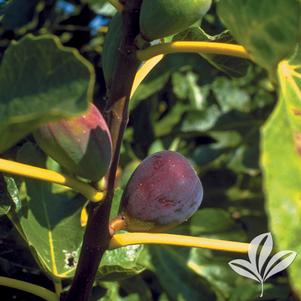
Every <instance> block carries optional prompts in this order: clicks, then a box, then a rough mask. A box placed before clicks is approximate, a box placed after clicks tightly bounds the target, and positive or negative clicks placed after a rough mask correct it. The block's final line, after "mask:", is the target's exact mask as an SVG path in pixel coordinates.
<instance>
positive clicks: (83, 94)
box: [0, 35, 94, 151]
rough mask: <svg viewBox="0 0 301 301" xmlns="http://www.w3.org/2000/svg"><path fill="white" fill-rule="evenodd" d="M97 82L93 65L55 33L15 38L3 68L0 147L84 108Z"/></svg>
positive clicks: (8, 50) (0, 79) (1, 75)
mask: <svg viewBox="0 0 301 301" xmlns="http://www.w3.org/2000/svg"><path fill="white" fill-rule="evenodd" d="M93 85H94V72H93V69H92V66H91V65H90V64H89V63H88V62H87V61H86V60H85V59H83V58H82V57H81V56H80V55H79V53H78V52H77V50H75V49H71V48H66V47H63V46H62V45H61V43H60V42H59V40H58V38H56V37H55V36H52V35H44V36H39V37H34V36H32V35H27V36H25V37H24V38H22V39H21V40H20V41H18V42H13V43H12V44H11V45H10V46H9V48H8V49H7V50H6V52H5V54H4V57H3V59H2V62H1V66H0V137H1V138H0V151H5V150H7V149H8V148H9V147H11V146H12V145H14V144H15V143H16V142H18V141H19V140H20V139H22V138H23V137H24V136H26V135H27V134H28V133H30V132H31V131H32V130H33V129H35V128H36V127H37V126H38V125H39V124H41V123H45V122H48V121H50V120H54V119H59V118H63V117H72V116H74V115H76V114H79V113H82V112H84V111H85V110H86V109H87V106H88V102H89V101H91V100H92V92H93Z"/></svg>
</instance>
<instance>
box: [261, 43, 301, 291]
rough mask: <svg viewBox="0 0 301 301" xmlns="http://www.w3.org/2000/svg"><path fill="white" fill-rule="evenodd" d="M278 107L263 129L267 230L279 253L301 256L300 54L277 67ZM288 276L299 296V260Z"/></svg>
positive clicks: (297, 258) (300, 275)
mask: <svg viewBox="0 0 301 301" xmlns="http://www.w3.org/2000/svg"><path fill="white" fill-rule="evenodd" d="M278 78H279V82H280V86H281V91H280V97H279V100H278V103H277V105H276V107H275V109H274V111H273V113H272V115H271V116H270V118H269V119H268V121H267V122H266V124H265V125H264V127H263V129H262V141H261V148H262V155H261V165H262V168H263V172H264V190H265V194H266V198H267V210H268V215H269V219H270V226H271V229H272V231H273V235H274V237H275V239H276V243H277V247H278V248H279V249H280V250H293V251H295V252H297V253H300V252H301V245H300V243H299V239H298V237H299V236H300V231H301V226H300V222H299V221H300V215H301V207H300V187H301V103H300V100H301V51H300V48H298V49H297V50H296V53H295V54H294V55H293V56H292V57H291V59H289V60H283V61H281V62H280V63H279V65H278ZM288 272H289V275H290V278H291V281H292V285H293V287H294V288H295V290H296V291H297V292H298V293H299V294H301V283H300V277H301V257H300V256H297V257H296V260H295V262H294V263H293V264H292V265H291V266H290V268H289V270H288Z"/></svg>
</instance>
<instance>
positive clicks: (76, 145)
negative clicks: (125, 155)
mask: <svg viewBox="0 0 301 301" xmlns="http://www.w3.org/2000/svg"><path fill="white" fill-rule="evenodd" d="M34 137H35V140H36V142H37V144H38V145H39V146H40V147H41V149H42V150H43V151H44V152H45V153H46V154H48V155H49V156H50V157H52V158H53V159H54V160H56V161H57V162H58V163H59V164H60V165H62V166H63V167H64V168H66V169H67V170H68V171H69V172H71V173H74V174H76V175H78V176H81V177H83V178H86V179H89V180H92V181H98V180H99V179H101V178H102V177H103V176H104V175H105V173H106V171H107V169H108V168H109V165H110V163H111V158H112V141H111V135H110V132H109V129H108V126H107V124H106V122H105V120H104V118H103V116H102V114H101V113H100V111H99V110H98V109H97V108H96V106H95V105H93V104H91V105H90V107H89V110H88V111H87V112H86V113H85V114H82V115H80V116H78V117H74V118H71V119H61V120H58V121H54V122H50V123H47V124H45V125H42V126H41V127H40V128H39V129H37V130H36V131H35V132H34Z"/></svg>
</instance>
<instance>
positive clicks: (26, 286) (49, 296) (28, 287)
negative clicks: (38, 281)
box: [0, 276, 59, 301]
mask: <svg viewBox="0 0 301 301" xmlns="http://www.w3.org/2000/svg"><path fill="white" fill-rule="evenodd" d="M0 285H2V286H7V287H11V288H15V289H18V290H21V291H24V292H27V293H31V294H33V295H36V296H38V297H40V298H42V299H44V300H47V301H59V297H58V296H57V295H56V294H55V293H53V292H51V291H49V290H48V289H46V288H44V287H41V286H39V285H35V284H31V283H28V282H25V281H21V280H16V279H12V278H8V277H1V276H0Z"/></svg>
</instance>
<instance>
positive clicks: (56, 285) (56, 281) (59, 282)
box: [53, 279, 63, 296]
mask: <svg viewBox="0 0 301 301" xmlns="http://www.w3.org/2000/svg"><path fill="white" fill-rule="evenodd" d="M53 285H54V290H55V293H56V294H57V296H60V295H61V293H62V291H63V287H62V280H61V279H53Z"/></svg>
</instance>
